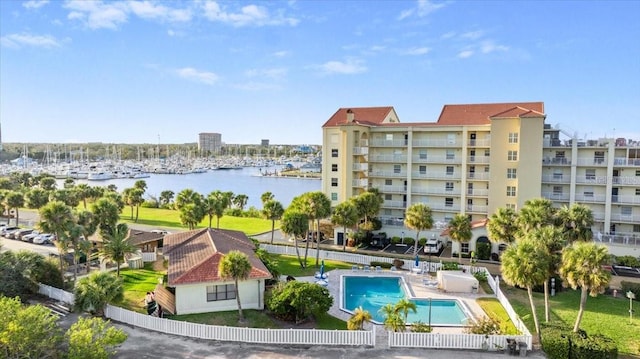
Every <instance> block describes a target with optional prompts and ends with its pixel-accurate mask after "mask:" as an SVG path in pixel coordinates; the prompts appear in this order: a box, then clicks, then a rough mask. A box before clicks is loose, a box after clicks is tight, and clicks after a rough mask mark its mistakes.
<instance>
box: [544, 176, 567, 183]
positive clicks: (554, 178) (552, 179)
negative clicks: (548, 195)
mask: <svg viewBox="0 0 640 359" xmlns="http://www.w3.org/2000/svg"><path fill="white" fill-rule="evenodd" d="M570 180H571V178H569V176H565V175H542V182H550V183H569V181H570Z"/></svg>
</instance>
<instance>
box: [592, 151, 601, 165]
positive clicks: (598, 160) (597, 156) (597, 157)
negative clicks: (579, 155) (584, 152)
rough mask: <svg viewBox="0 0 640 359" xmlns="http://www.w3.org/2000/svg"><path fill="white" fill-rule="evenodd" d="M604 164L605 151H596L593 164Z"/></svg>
mask: <svg viewBox="0 0 640 359" xmlns="http://www.w3.org/2000/svg"><path fill="white" fill-rule="evenodd" d="M602 162H604V151H596V152H595V153H594V154H593V163H602Z"/></svg>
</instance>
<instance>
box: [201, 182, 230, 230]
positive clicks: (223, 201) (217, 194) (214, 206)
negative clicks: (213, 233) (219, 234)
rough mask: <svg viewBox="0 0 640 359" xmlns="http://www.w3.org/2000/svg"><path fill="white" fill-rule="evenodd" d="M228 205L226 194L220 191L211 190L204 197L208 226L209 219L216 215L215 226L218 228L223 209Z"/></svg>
mask: <svg viewBox="0 0 640 359" xmlns="http://www.w3.org/2000/svg"><path fill="white" fill-rule="evenodd" d="M227 207H229V199H228V196H227V195H226V194H225V193H223V192H221V191H213V192H211V193H209V195H208V196H207V198H206V212H207V214H208V215H209V228H211V219H212V217H213V216H216V219H217V221H216V228H218V229H220V218H222V216H224V210H225V209H226V208H227Z"/></svg>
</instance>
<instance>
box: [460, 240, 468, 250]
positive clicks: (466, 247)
mask: <svg viewBox="0 0 640 359" xmlns="http://www.w3.org/2000/svg"><path fill="white" fill-rule="evenodd" d="M460 251H461V252H462V253H469V243H468V242H464V243H461V244H460Z"/></svg>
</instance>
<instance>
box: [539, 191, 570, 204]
mask: <svg viewBox="0 0 640 359" xmlns="http://www.w3.org/2000/svg"><path fill="white" fill-rule="evenodd" d="M542 197H543V198H546V199H550V200H552V201H564V202H567V201H569V194H568V193H564V192H562V193H556V192H542Z"/></svg>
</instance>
